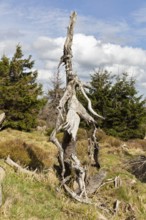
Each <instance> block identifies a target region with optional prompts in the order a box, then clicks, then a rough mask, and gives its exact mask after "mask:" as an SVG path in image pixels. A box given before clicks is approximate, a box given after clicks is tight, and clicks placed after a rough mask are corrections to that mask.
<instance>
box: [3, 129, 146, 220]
mask: <svg viewBox="0 0 146 220" xmlns="http://www.w3.org/2000/svg"><path fill="white" fill-rule="evenodd" d="M61 135H62V134H61ZM84 135H85V130H84V129H80V131H79V136H78V142H77V154H78V156H79V158H80V159H81V162H82V163H83V164H85V165H86V166H89V167H88V172H89V173H90V175H92V174H94V173H97V170H96V168H95V167H92V166H90V165H89V158H88V155H87V154H88V147H87V144H88V143H87V141H86V140H85V139H84V138H83V136H84ZM18 136H19V141H18V139H17V138H16V137H18ZM0 137H1V144H0V149H1V151H0V157H1V159H0V166H2V167H3V168H4V169H5V171H6V177H5V179H4V182H3V205H2V207H1V209H0V219H2V220H9V219H11V220H14V219H15V220H19V219H24V220H25V219H26V220H33V219H34V220H41V219H46V220H49V219H50V220H52V219H54V220H61V219H62V220H64V219H65V220H66V219H68V220H71V219H75V220H78V219H85V220H97V219H100V218H101V215H103V216H105V217H106V218H107V219H110V220H119V219H130V218H131V219H132V217H133V218H134V217H135V218H136V219H140V220H144V219H146V209H145V208H146V188H145V183H142V182H140V181H139V180H138V179H137V178H136V177H135V176H134V175H132V174H131V173H130V172H128V171H127V170H128V169H127V161H129V160H131V159H132V158H134V157H135V156H138V155H146V140H133V141H128V142H123V141H121V140H119V139H117V138H114V137H112V136H107V135H106V134H105V133H104V132H103V131H102V130H98V131H97V137H98V139H99V144H100V155H99V160H100V164H101V169H104V170H106V171H107V177H106V179H105V182H108V181H109V180H111V179H113V181H111V182H109V183H106V184H104V185H103V186H101V188H100V189H98V190H97V192H96V193H95V194H94V195H93V196H92V198H91V199H92V201H93V203H94V204H92V205H89V204H88V205H86V204H81V203H79V202H76V201H74V200H73V199H70V198H69V196H68V195H66V194H65V193H64V190H63V189H62V188H60V189H59V187H60V181H59V177H58V173H57V170H56V168H55V167H57V166H58V161H57V154H58V153H57V149H56V147H55V146H54V145H53V144H52V143H50V142H48V137H47V136H45V135H44V134H42V133H41V132H39V131H34V132H31V133H26V132H22V131H17V130H12V129H6V130H3V131H1V133H0ZM24 143H25V145H27V146H28V147H29V148H32V149H33V152H34V153H35V155H36V157H31V155H29V154H28V152H27V150H26V148H25V147H24ZM122 146H123V147H122ZM17 152H18V155H17ZM2 153H3V155H2ZM8 155H10V156H11V158H12V157H13V160H15V162H17V163H19V164H20V165H21V166H23V167H24V166H25V165H24V164H25V163H26V165H28V164H29V163H30V161H31V163H32V162H33V164H35V162H38V158H39V161H40V162H42V163H43V164H44V165H45V166H44V167H43V168H42V169H41V170H40V171H38V177H37V178H32V177H30V176H27V175H26V174H22V173H19V172H15V171H14V169H13V168H12V167H10V166H9V165H7V164H6V163H5V162H4V159H2V157H4V158H6V157H7V156H8ZM17 156H18V157H17ZM47 160H48V162H47ZM34 168H35V167H34ZM116 176H119V177H120V180H121V183H120V186H119V187H117V188H116V187H115V186H114V179H115V177H116ZM57 188H58V189H59V190H57ZM117 200H118V201H119V202H120V203H119V209H118V211H117V214H114V204H115V202H116V201H117ZM99 204H100V205H101V204H102V205H101V206H100V205H99ZM99 216H100V217H99Z"/></svg>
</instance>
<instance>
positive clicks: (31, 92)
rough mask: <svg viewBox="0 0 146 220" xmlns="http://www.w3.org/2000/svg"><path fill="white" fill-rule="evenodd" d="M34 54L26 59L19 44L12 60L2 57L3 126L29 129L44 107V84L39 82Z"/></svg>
mask: <svg viewBox="0 0 146 220" xmlns="http://www.w3.org/2000/svg"><path fill="white" fill-rule="evenodd" d="M33 66H34V61H32V60H31V56H29V57H28V58H26V59H24V58H23V53H22V49H21V47H20V46H19V45H18V46H17V47H16V51H15V53H14V56H13V57H12V59H9V58H8V57H6V56H3V57H2V58H1V60H0V110H1V111H3V112H5V113H6V120H5V122H4V124H3V126H4V127H11V128H15V129H19V130H26V131H29V130H31V129H32V128H33V127H35V126H36V124H37V115H38V112H39V110H40V109H41V108H42V106H43V104H44V102H43V99H39V98H38V96H40V95H41V94H42V87H41V86H40V85H38V84H37V83H36V78H37V71H32V68H33Z"/></svg>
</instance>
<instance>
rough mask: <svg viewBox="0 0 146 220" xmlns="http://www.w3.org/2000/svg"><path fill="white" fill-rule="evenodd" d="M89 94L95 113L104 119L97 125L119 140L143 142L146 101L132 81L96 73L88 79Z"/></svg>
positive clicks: (125, 75)
mask: <svg viewBox="0 0 146 220" xmlns="http://www.w3.org/2000/svg"><path fill="white" fill-rule="evenodd" d="M91 79H92V81H91V86H92V89H91V90H90V91H89V95H90V98H91V100H92V103H93V107H94V109H95V110H96V111H97V112H98V113H99V114H101V115H103V116H104V117H105V120H104V121H99V122H98V124H99V126H100V127H101V128H104V130H105V131H106V132H107V133H108V134H110V135H113V136H118V137H121V138H122V139H125V140H127V139H129V138H143V137H144V135H145V129H144V126H143V124H144V120H145V118H146V109H145V103H146V102H145V100H143V99H142V98H143V97H142V96H139V95H138V92H137V90H136V88H135V80H134V79H132V78H130V79H129V78H128V75H127V74H126V73H123V74H122V76H117V77H116V76H111V74H110V73H108V72H107V71H104V72H101V71H98V72H95V73H94V74H93V75H92V76H91Z"/></svg>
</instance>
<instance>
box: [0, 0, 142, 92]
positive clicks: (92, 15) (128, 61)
mask: <svg viewBox="0 0 146 220" xmlns="http://www.w3.org/2000/svg"><path fill="white" fill-rule="evenodd" d="M74 10H75V11H76V12H77V22H76V26H75V35H74V42H73V55H74V57H73V66H74V71H75V72H77V74H78V75H79V77H81V79H82V80H85V81H89V80H90V78H89V76H90V74H91V73H93V72H94V70H98V69H99V68H102V69H107V70H108V71H111V72H113V73H114V74H121V73H122V72H128V74H129V76H132V77H134V78H135V79H136V86H137V89H138V91H139V92H140V93H141V94H144V96H146V1H145V0H102V1H101V0H72V1H71V0H70V1H69V0H41V1H40V0H25V1H20V0H1V1H0V54H1V55H3V54H4V53H5V54H6V55H8V56H12V54H13V53H14V51H15V47H16V45H17V44H18V43H20V44H21V45H22V49H23V51H24V55H28V54H31V55H32V57H33V59H34V60H35V68H36V69H38V72H39V75H38V81H39V82H41V83H43V85H44V89H45V91H46V90H47V89H48V88H49V79H50V77H52V75H53V74H54V73H55V72H56V67H57V65H58V62H59V59H60V56H61V55H62V49H63V43H64V40H65V36H66V28H67V26H68V22H69V16H70V13H71V12H72V11H74ZM61 74H62V77H63V75H64V74H65V73H64V70H63V68H62V69H61Z"/></svg>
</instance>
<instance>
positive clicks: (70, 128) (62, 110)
mask: <svg viewBox="0 0 146 220" xmlns="http://www.w3.org/2000/svg"><path fill="white" fill-rule="evenodd" d="M75 20H76V13H75V12H73V13H72V14H71V17H70V24H69V26H68V30H67V37H66V41H65V44H64V50H63V52H64V53H63V56H62V57H61V59H60V63H59V66H58V68H59V67H60V65H61V64H64V66H65V70H66V90H65V92H64V95H63V97H62V98H61V100H60V102H59V106H58V108H57V109H58V117H57V121H56V127H55V129H54V130H53V132H52V134H51V136H50V140H51V141H52V142H53V143H54V144H55V145H56V146H57V147H58V149H59V157H60V164H61V167H62V174H61V175H62V184H63V186H64V188H65V189H66V190H67V192H68V193H69V194H70V195H71V196H72V197H74V198H75V199H76V200H78V201H80V202H88V197H87V193H86V185H85V176H86V168H85V167H83V166H82V165H81V163H80V160H79V159H78V158H77V155H76V150H75V148H76V135H77V131H78V128H79V125H80V119H81V118H82V119H84V120H85V121H86V122H87V123H90V124H91V126H93V127H94V129H96V126H95V125H96V121H95V120H94V118H93V117H92V116H91V115H90V114H89V113H88V112H87V111H86V109H85V108H84V107H83V105H82V104H81V103H80V102H79V100H78V99H77V96H76V90H77V89H78V90H80V91H81V92H82V94H83V96H84V97H85V98H86V100H87V102H88V111H89V112H90V113H92V115H94V116H96V117H100V118H102V119H103V117H102V116H100V115H98V114H97V113H96V112H95V111H94V110H93V109H92V105H91V101H90V99H89V98H88V96H87V95H86V92H85V89H84V87H85V85H84V84H83V83H82V82H81V81H80V80H79V78H78V77H77V75H75V74H74V73H73V69H72V48H71V47H72V41H73V31H74V24H75ZM60 129H64V138H63V143H62V144H60V143H59V141H58V139H57V138H56V134H57V132H59V131H60ZM90 143H91V146H90V147H93V148H94V150H95V152H94V154H96V156H97V154H98V144H97V142H96V138H95V130H94V132H93V135H92V138H91V141H90ZM95 163H96V165H98V166H99V164H98V161H95ZM72 173H74V176H75V179H76V181H77V183H78V189H77V191H76V192H74V191H73V190H72V189H71V188H69V187H68V185H67V182H68V180H69V179H70V178H73V177H72Z"/></svg>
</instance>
